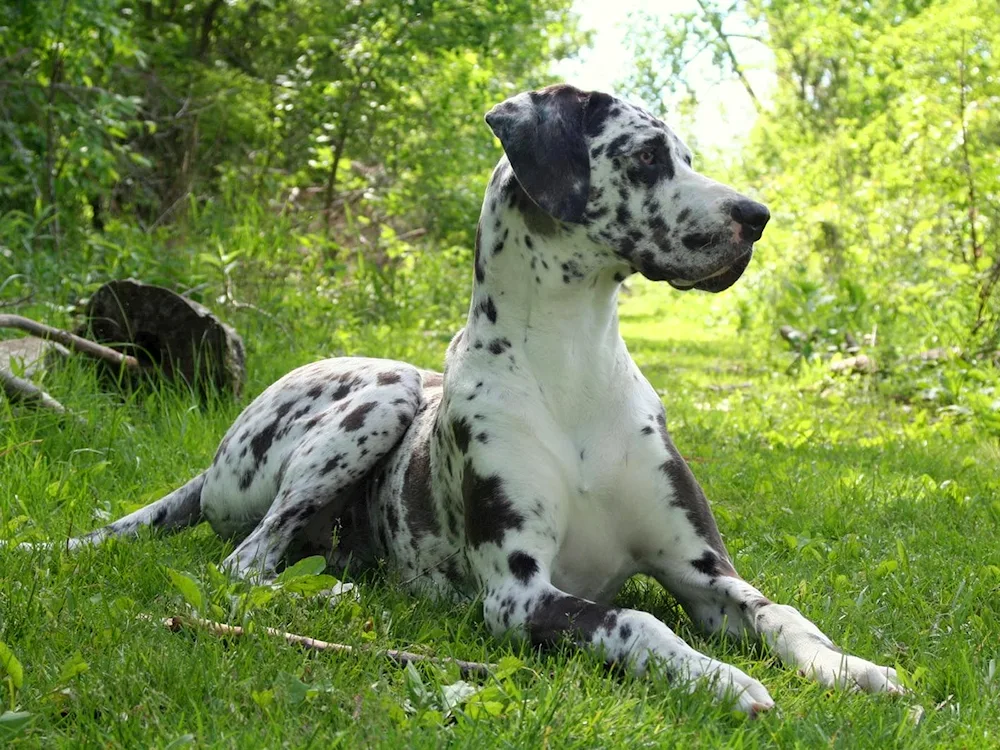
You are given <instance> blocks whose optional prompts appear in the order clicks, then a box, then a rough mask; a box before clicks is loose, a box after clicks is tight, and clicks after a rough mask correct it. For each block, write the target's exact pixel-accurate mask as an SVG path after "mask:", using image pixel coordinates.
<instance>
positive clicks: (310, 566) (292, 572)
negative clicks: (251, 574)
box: [276, 555, 326, 583]
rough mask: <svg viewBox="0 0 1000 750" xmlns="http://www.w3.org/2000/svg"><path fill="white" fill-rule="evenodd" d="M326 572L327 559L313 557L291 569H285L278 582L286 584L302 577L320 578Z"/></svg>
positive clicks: (301, 561) (302, 560)
mask: <svg viewBox="0 0 1000 750" xmlns="http://www.w3.org/2000/svg"><path fill="white" fill-rule="evenodd" d="M324 570H326V558H325V557H323V556H322V555H313V556H312V557H306V558H303V559H301V560H299V561H298V562H297V563H295V564H294V565H293V566H291V567H290V568H285V570H284V571H282V573H281V575H280V576H278V578H277V581H276V582H277V583H284V582H285V581H289V580H291V579H292V578H298V577H300V576H318V575H319V574H320V573H322V572H323V571H324Z"/></svg>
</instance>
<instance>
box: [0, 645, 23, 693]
mask: <svg viewBox="0 0 1000 750" xmlns="http://www.w3.org/2000/svg"><path fill="white" fill-rule="evenodd" d="M3 675H7V676H9V677H10V681H11V683H13V685H14V688H15V689H16V690H20V689H21V686H22V685H23V684H24V667H22V666H21V662H19V661H18V660H17V657H16V656H14V652H13V651H11V650H10V647H9V646H8V645H7V644H6V643H4V642H3V641H0V676H3Z"/></svg>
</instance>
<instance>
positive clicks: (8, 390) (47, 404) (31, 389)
mask: <svg viewBox="0 0 1000 750" xmlns="http://www.w3.org/2000/svg"><path fill="white" fill-rule="evenodd" d="M0 388H2V389H3V392H4V393H5V394H6V395H7V398H9V399H10V400H11V401H13V402H14V403H21V404H25V405H26V406H35V407H38V408H41V409H49V410H50V411H54V412H56V413H57V414H66V413H67V409H66V407H65V406H63V405H62V404H60V403H59V402H58V401H56V400H55V399H54V398H52V396H50V395H49V394H48V393H46V392H45V391H43V390H42V389H41V388H39V387H38V386H37V385H35V384H34V383H30V382H28V381H27V380H24V379H23V378H19V377H17V376H16V375H11V374H10V373H9V372H7V371H6V370H0Z"/></svg>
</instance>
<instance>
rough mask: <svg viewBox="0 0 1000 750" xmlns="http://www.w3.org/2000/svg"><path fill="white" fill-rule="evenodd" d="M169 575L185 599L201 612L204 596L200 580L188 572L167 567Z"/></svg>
mask: <svg viewBox="0 0 1000 750" xmlns="http://www.w3.org/2000/svg"><path fill="white" fill-rule="evenodd" d="M167 575H168V576H170V581H171V583H173V584H174V587H175V588H176V589H177V590H178V591H180V593H181V596H183V597H184V601H186V602H187V603H188V604H190V605H191V606H192V607H193V608H194V609H195V611H198V612H200V611H201V610H202V608H203V606H204V598H203V597H202V595H201V589H200V588H199V587H198V582H197V581H195V579H194V578H192V577H191V576H189V575H188V574H187V573H181V572H180V571H179V570H174V569H173V568H167Z"/></svg>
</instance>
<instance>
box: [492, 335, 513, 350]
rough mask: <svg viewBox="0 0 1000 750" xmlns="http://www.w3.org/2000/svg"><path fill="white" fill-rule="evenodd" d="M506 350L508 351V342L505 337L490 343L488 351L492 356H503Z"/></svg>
mask: <svg viewBox="0 0 1000 750" xmlns="http://www.w3.org/2000/svg"><path fill="white" fill-rule="evenodd" d="M508 349H510V340H509V339H507V338H506V337H505V338H502V339H493V340H492V341H491V342H490V351H491V352H493V353H494V354H503V353H504V352H505V351H507V350H508Z"/></svg>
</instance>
